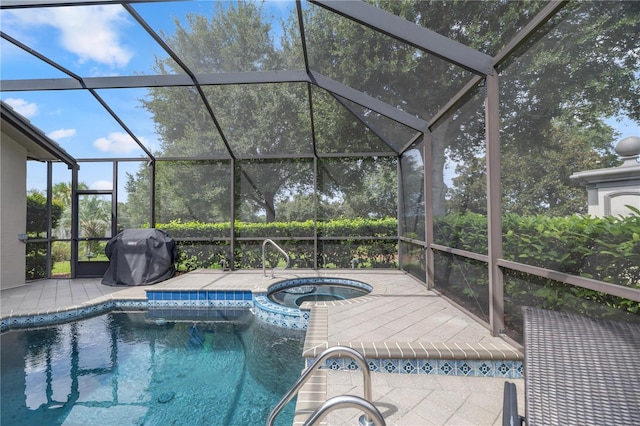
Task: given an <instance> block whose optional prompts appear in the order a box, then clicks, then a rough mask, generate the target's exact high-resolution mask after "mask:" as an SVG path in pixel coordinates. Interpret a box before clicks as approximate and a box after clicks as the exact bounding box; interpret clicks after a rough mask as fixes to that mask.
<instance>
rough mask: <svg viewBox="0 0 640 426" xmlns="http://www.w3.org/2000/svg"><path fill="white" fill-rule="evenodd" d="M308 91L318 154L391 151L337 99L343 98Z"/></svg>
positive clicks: (318, 89) (323, 91)
mask: <svg viewBox="0 0 640 426" xmlns="http://www.w3.org/2000/svg"><path fill="white" fill-rule="evenodd" d="M311 93H312V96H313V119H314V127H315V131H316V147H317V152H318V154H336V153H388V154H392V153H393V150H392V149H391V148H390V147H389V145H387V144H386V143H385V142H384V141H383V140H382V139H381V138H380V137H379V136H378V135H377V134H376V133H374V132H373V131H372V130H371V129H369V128H368V127H367V126H366V125H365V124H364V123H363V122H362V120H361V119H360V118H359V117H358V116H357V115H355V114H354V113H353V112H352V111H350V110H349V109H348V108H347V107H346V106H345V104H343V103H341V102H340V101H343V102H344V99H340V98H338V97H334V95H332V94H331V93H329V92H327V91H326V90H323V89H320V88H317V87H313V88H312V92H311ZM339 99H340V100H339Z"/></svg>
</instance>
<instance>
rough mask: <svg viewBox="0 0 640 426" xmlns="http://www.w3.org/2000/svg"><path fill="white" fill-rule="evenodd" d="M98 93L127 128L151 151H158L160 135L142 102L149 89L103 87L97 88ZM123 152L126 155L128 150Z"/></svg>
mask: <svg viewBox="0 0 640 426" xmlns="http://www.w3.org/2000/svg"><path fill="white" fill-rule="evenodd" d="M96 93H97V94H98V96H100V98H102V100H103V101H105V102H106V103H107V104H108V105H109V108H111V109H112V110H113V112H114V113H115V114H116V115H117V116H118V117H120V119H121V120H122V122H123V124H124V126H125V127H126V129H128V130H129V131H130V132H132V133H133V135H134V136H135V137H136V138H137V139H138V142H139V143H140V144H142V146H144V148H145V149H146V150H147V151H148V152H149V153H154V152H157V151H158V149H159V148H160V135H159V134H158V132H157V129H156V125H155V123H154V122H153V116H152V115H151V113H150V112H149V111H148V110H146V109H145V108H144V105H143V103H142V100H143V99H146V98H147V95H148V89H146V88H133V89H102V90H96ZM123 130H125V129H123ZM123 154H125V155H126V154H128V152H123Z"/></svg>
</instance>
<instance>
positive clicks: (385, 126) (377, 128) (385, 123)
mask: <svg viewBox="0 0 640 426" xmlns="http://www.w3.org/2000/svg"><path fill="white" fill-rule="evenodd" d="M336 99H338V100H339V101H340V102H341V103H342V104H343V105H344V106H345V107H346V108H348V109H349V111H351V112H352V113H353V114H355V115H356V116H357V117H358V118H359V119H360V120H361V121H362V122H363V123H365V124H366V125H367V127H369V128H370V129H371V130H372V131H373V132H374V133H375V134H377V135H378V137H380V138H381V139H382V140H383V141H384V142H385V143H386V144H387V145H388V146H389V147H390V148H392V149H393V150H394V151H395V152H396V153H399V152H401V151H402V150H403V149H404V148H405V147H406V146H407V144H408V143H409V141H410V140H411V139H413V138H414V136H416V134H417V132H416V131H415V130H414V129H412V128H410V127H407V126H405V125H403V124H400V123H398V122H397V121H393V120H391V119H389V118H387V117H385V116H383V115H381V114H378V113H377V112H375V111H372V110H370V109H368V108H365V107H362V106H360V105H358V104H356V103H354V102H351V101H350V100H348V99H344V98H342V97H340V96H336Z"/></svg>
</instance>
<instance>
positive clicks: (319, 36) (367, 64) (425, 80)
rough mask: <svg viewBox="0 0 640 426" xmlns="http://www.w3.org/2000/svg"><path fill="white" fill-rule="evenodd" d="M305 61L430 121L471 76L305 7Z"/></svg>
mask: <svg viewBox="0 0 640 426" xmlns="http://www.w3.org/2000/svg"><path fill="white" fill-rule="evenodd" d="M304 16H305V22H304V27H305V32H306V34H307V39H308V40H313V43H308V51H309V63H310V66H311V68H312V69H313V70H316V71H318V72H320V73H321V74H324V75H326V76H328V77H330V78H332V79H334V80H337V81H339V82H341V83H342V84H344V85H347V86H349V87H353V88H355V89H357V90H359V91H361V92H364V93H367V94H368V95H370V96H373V97H375V98H377V99H380V100H382V101H384V102H386V103H387V104H390V105H393V106H394V107H396V108H399V109H401V110H403V111H406V112H409V113H410V114H413V115H416V116H418V117H421V118H429V117H431V116H433V115H434V114H435V113H436V112H438V110H439V109H440V108H441V107H442V106H443V105H445V104H446V103H447V101H449V99H451V97H453V96H454V95H455V94H456V93H457V92H458V91H459V90H460V89H462V88H463V87H464V86H465V84H466V83H467V82H468V81H469V80H470V79H471V77H472V76H473V74H472V73H471V72H469V71H467V70H464V69H463V68H461V67H458V66H456V65H453V64H451V63H449V62H446V61H444V60H442V59H439V58H437V57H436V56H434V55H431V54H428V53H426V52H424V51H422V50H419V49H417V48H414V47H412V46H409V45H407V44H405V43H402V42H400V41H397V40H395V39H393V38H391V37H390V36H387V35H385V34H382V33H379V32H377V31H374V30H372V29H370V28H368V27H365V26H364V25H361V24H358V23H356V22H354V21H351V20H349V19H345V18H344V17H342V16H340V15H337V14H335V13H333V12H330V11H327V10H325V9H323V8H320V7H317V6H314V5H308V8H307V9H306V10H305V14H304Z"/></svg>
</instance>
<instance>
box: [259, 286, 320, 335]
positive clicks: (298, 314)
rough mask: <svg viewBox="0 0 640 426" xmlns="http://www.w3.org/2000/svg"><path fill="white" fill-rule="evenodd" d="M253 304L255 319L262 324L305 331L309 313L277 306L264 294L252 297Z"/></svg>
mask: <svg viewBox="0 0 640 426" xmlns="http://www.w3.org/2000/svg"><path fill="white" fill-rule="evenodd" d="M253 303H254V313H255V315H256V318H258V319H259V320H261V321H263V322H266V323H268V324H271V325H275V326H278V327H283V328H292V329H298V330H306V329H307V326H308V324H309V316H310V312H309V311H306V310H301V309H293V308H288V307H286V306H281V305H278V304H277V303H274V302H272V301H271V300H269V298H267V296H266V295H265V294H264V293H261V294H256V295H254V297H253Z"/></svg>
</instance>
